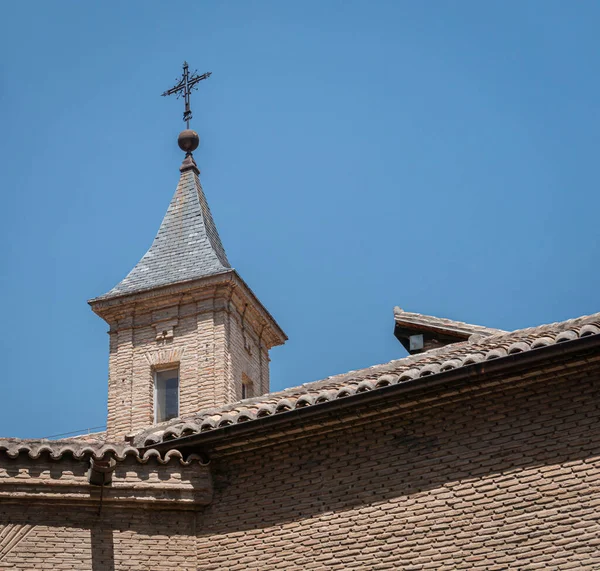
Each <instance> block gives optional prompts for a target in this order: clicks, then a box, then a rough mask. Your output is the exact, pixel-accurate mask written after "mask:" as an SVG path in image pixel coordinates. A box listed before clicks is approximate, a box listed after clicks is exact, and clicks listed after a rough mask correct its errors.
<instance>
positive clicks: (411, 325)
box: [394, 307, 505, 338]
mask: <svg viewBox="0 0 600 571" xmlns="http://www.w3.org/2000/svg"><path fill="white" fill-rule="evenodd" d="M394 320H395V322H396V325H398V326H401V327H405V328H406V329H415V330H419V331H421V330H422V331H437V332H440V333H446V334H456V335H460V336H461V337H465V338H467V337H470V336H471V335H485V336H487V335H495V334H497V333H505V331H503V330H502V329H492V328H491V327H483V326H482V325H471V324H470V323H464V322H463V321H454V320H453V319H446V318H445V317H434V316H433V315H421V314H420V313H412V312H410V311H404V310H403V309H401V308H400V307H394Z"/></svg>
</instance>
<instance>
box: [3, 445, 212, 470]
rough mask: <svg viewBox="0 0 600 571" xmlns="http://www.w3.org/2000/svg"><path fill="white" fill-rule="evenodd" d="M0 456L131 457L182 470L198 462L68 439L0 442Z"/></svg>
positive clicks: (177, 455) (176, 453) (178, 454)
mask: <svg viewBox="0 0 600 571" xmlns="http://www.w3.org/2000/svg"><path fill="white" fill-rule="evenodd" d="M0 452H4V453H5V454H6V455H7V456H8V457H9V458H12V459H16V458H18V457H19V454H27V455H28V457H29V458H31V459H32V460H37V459H39V458H40V457H41V456H42V455H44V454H47V455H48V457H49V458H50V459H51V460H60V459H61V458H63V457H65V456H72V457H74V458H75V459H77V460H81V459H83V458H94V459H95V460H101V459H107V458H109V457H110V458H114V459H115V460H117V461H119V462H120V461H123V460H125V459H126V458H127V457H133V458H135V459H136V460H137V461H138V462H139V463H140V464H146V463H147V462H149V461H150V460H151V459H155V460H156V461H157V462H158V463H159V464H168V463H169V462H171V461H176V460H179V462H180V464H181V465H182V466H189V465H190V464H191V463H192V462H193V461H198V460H200V461H202V459H201V457H200V456H197V455H191V456H187V457H185V458H184V457H183V455H182V454H181V452H179V451H178V450H169V451H168V452H167V453H166V454H164V455H161V454H160V453H159V452H158V451H157V450H146V451H145V452H144V453H143V454H140V452H139V451H138V449H137V448H134V447H133V446H130V445H128V444H122V443H115V442H105V441H102V440H96V441H90V440H79V439H71V438H69V439H64V440H45V439H43V440H29V439H21V438H0Z"/></svg>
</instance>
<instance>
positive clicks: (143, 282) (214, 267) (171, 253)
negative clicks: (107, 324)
mask: <svg viewBox="0 0 600 571" xmlns="http://www.w3.org/2000/svg"><path fill="white" fill-rule="evenodd" d="M184 135H187V137H189V138H191V139H192V142H191V143H190V141H189V140H187V139H185V138H184ZM194 135H195V137H198V135H197V134H196V133H194V132H193V131H191V132H189V133H188V132H186V131H183V132H182V133H181V135H180V137H179V145H180V147H181V148H182V149H183V150H187V151H188V152H187V154H186V157H185V159H184V161H183V163H182V164H181V167H180V169H179V170H180V171H181V176H180V178H179V184H178V185H177V190H176V191H175V194H174V196H173V199H172V200H171V204H170V205H169V208H168V210H167V213H166V214H165V217H164V219H163V221H162V224H161V225H160V228H159V230H158V234H157V235H156V238H154V242H152V246H150V249H149V250H148V251H147V252H146V254H145V255H144V257H143V258H142V259H141V260H140V261H139V262H138V263H137V265H136V266H135V267H134V268H133V270H131V272H129V274H128V275H127V277H125V279H124V280H122V281H121V282H120V283H119V284H118V285H116V286H115V287H114V288H113V289H111V290H110V291H109V292H108V293H107V294H105V295H103V296H101V298H98V299H107V298H111V297H117V296H121V295H126V294H131V293H136V292H139V291H144V290H148V289H152V288H156V287H161V286H167V285H172V284H176V283H179V282H183V281H189V280H194V279H198V278H203V277H207V276H212V275H216V274H220V273H223V272H226V271H228V270H230V269H231V265H230V264H229V261H228V260H227V255H226V254H225V249H224V248H223V244H222V243H221V238H220V237H219V233H218V232H217V228H216V226H215V223H214V221H213V218H212V215H211V213H210V209H209V207H208V203H207V202H206V197H205V196H204V191H203V190H202V186H201V185H200V178H199V174H200V171H199V170H198V166H197V165H196V162H195V161H194V158H193V156H192V153H191V150H188V149H190V148H192V147H193V148H192V150H194V149H195V148H196V147H197V141H196V140H194ZM182 138H183V140H182ZM194 143H196V144H195V145H194Z"/></svg>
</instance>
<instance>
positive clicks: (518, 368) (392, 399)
mask: <svg viewBox="0 0 600 571" xmlns="http://www.w3.org/2000/svg"><path fill="white" fill-rule="evenodd" d="M590 355H600V334H595V335H589V336H586V337H580V338H578V339H573V340H568V341H562V342H560V343H556V344H553V345H548V346H543V347H538V348H535V349H531V350H529V351H526V352H522V353H515V354H510V355H506V356H503V357H498V358H496V359H492V360H489V361H483V362H479V363H473V364H470V365H465V366H463V367H460V368H457V369H451V370H448V371H442V372H438V373H433V374H430V375H428V376H425V377H419V378H415V379H412V380H407V381H404V382H401V383H398V384H393V385H389V386H385V387H379V388H374V389H372V390H370V391H366V392H360V393H355V394H352V395H348V396H347V397H344V398H339V399H336V400H331V401H327V402H323V403H319V404H313V405H312V406H309V407H302V408H296V409H292V410H289V411H283V412H279V413H276V414H273V415H271V416H265V417H261V418H256V419H254V420H251V421H247V422H243V423H239V424H232V425H228V426H222V427H219V428H217V429H215V430H211V431H206V432H199V433H196V434H191V435H189V436H183V437H180V438H175V439H172V440H168V441H163V442H159V443H156V444H151V445H148V446H144V447H140V448H139V449H140V451H141V452H144V451H146V450H151V449H155V450H158V451H159V452H161V453H162V452H165V451H167V450H170V449H177V450H185V451H191V450H192V449H194V450H202V451H205V452H207V453H209V452H210V450H211V449H213V448H215V447H217V446H218V447H226V446H228V444H229V443H235V442H237V441H243V442H249V441H251V440H253V439H261V438H263V439H264V438H265V434H266V433H278V432H280V431H281V432H283V431H285V430H287V429H293V428H294V427H296V428H298V429H300V430H303V429H304V427H306V426H307V424H309V423H310V424H316V425H318V424H319V423H320V422H324V421H325V420H327V419H331V418H334V419H335V420H340V421H341V420H342V418H343V417H350V418H354V417H356V415H358V414H361V415H368V414H371V415H372V414H376V413H377V410H378V409H380V408H381V407H382V406H385V407H387V408H389V407H391V406H393V405H394V404H395V403H396V404H400V403H401V402H402V401H406V400H407V399H410V398H411V397H413V396H414V397H417V396H418V394H420V393H422V392H430V391H431V390H433V391H437V392H438V393H439V394H440V395H441V394H442V393H443V392H444V391H445V390H446V389H452V388H453V387H454V386H456V385H459V384H460V383H466V385H467V386H468V388H469V389H476V388H477V386H478V385H479V384H483V383H484V382H489V381H490V380H491V379H494V378H496V379H497V380H498V382H503V381H506V379H507V378H509V377H514V376H517V375H518V374H519V373H523V372H527V373H529V372H531V370H532V369H534V368H536V367H537V368H540V369H542V368H545V367H547V366H550V365H557V363H559V362H560V361H564V360H566V359H574V358H575V359H576V358H582V359H583V358H585V357H586V356H590ZM296 425H297V426H296Z"/></svg>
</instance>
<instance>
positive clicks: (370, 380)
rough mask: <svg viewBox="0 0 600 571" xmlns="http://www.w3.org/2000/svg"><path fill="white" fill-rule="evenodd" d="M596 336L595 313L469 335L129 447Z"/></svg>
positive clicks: (218, 411) (142, 437)
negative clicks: (555, 321) (517, 328)
mask: <svg viewBox="0 0 600 571" xmlns="http://www.w3.org/2000/svg"><path fill="white" fill-rule="evenodd" d="M490 331H492V330H490ZM598 334H600V313H597V314H594V315H589V316H584V317H579V318H577V319H571V320H568V321H563V322H560V323H551V324H548V325H541V326H539V327H531V328H527V329H520V330H517V331H512V332H497V333H493V334H488V335H485V336H481V335H473V336H471V337H470V338H469V340H467V341H462V342H459V343H453V344H451V345H447V346H445V347H442V348H439V349H433V350H431V351H427V352H425V353H421V354H418V355H411V356H409V357H405V358H404V359H398V360H394V361H390V362H389V363H385V364H382V365H375V366H373V367H368V368H366V369H360V370H357V371H350V372H348V373H345V374H342V375H336V376H333V377H329V378H327V379H324V380H321V381H316V382H312V383H307V384H304V385H301V386H299V387H293V388H290V389H286V390H283V391H279V392H275V393H269V394H266V395H262V396H259V397H254V398H251V399H246V400H243V401H240V402H236V403H233V404H228V405H225V406H223V407H219V408H214V409H208V410H203V411H199V412H198V413H196V414H195V415H192V416H190V417H186V418H179V419H174V420H172V421H169V422H168V423H163V424H161V425H156V426H152V427H149V428H148V429H146V430H144V431H141V432H140V433H139V434H138V435H136V437H135V439H134V444H135V445H136V446H140V447H143V446H151V445H154V444H158V443H160V442H164V441H168V440H174V439H177V438H180V437H183V436H189V435H191V434H195V433H199V432H204V431H208V430H219V429H220V428H222V427H224V426H228V425H231V424H237V423H242V422H252V421H253V420H255V419H258V418H261V417H264V416H270V415H273V414H284V413H285V412H286V411H288V410H291V409H294V408H304V407H313V406H318V405H319V404H321V403H324V402H328V401H331V400H335V399H339V398H343V397H345V396H348V395H350V394H354V393H360V392H367V391H371V390H378V389H382V390H383V389H384V388H385V387H387V386H390V385H394V384H398V383H402V382H405V381H408V380H414V379H418V378H420V377H425V376H430V375H435V374H438V373H443V372H445V371H449V370H451V369H460V368H461V367H466V366H469V365H472V364H476V363H479V362H482V361H486V360H491V359H497V358H502V357H505V356H509V355H513V354H516V353H523V352H527V351H532V350H535V349H537V348H539V347H544V346H547V345H553V344H556V343H561V342H563V341H567V340H571V339H578V338H581V337H586V336H588V335H598Z"/></svg>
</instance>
